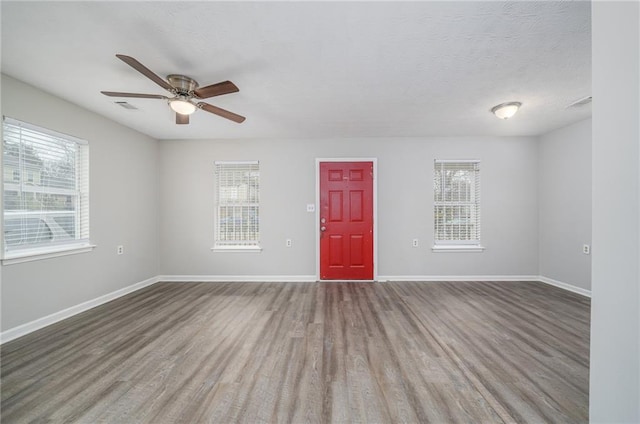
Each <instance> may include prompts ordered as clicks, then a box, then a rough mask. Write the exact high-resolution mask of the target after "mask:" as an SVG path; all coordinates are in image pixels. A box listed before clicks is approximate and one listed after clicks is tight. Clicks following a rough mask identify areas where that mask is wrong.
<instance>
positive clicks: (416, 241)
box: [411, 239, 418, 247]
mask: <svg viewBox="0 0 640 424" xmlns="http://www.w3.org/2000/svg"><path fill="white" fill-rule="evenodd" d="M411 246H413V247H418V239H413V242H412V243H411Z"/></svg>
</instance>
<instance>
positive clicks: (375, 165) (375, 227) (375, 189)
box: [313, 157, 378, 281]
mask: <svg viewBox="0 0 640 424" xmlns="http://www.w3.org/2000/svg"><path fill="white" fill-rule="evenodd" d="M321 162H372V163H373V181H372V184H373V280H349V281H377V280H378V158H362V157H355V158H316V220H315V222H314V224H313V228H314V231H315V233H316V281H335V280H320V163H321Z"/></svg>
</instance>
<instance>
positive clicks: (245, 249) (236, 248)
mask: <svg viewBox="0 0 640 424" xmlns="http://www.w3.org/2000/svg"><path fill="white" fill-rule="evenodd" d="M211 250H212V251H213V252H216V253H219V252H231V253H247V252H258V253H259V252H262V247H260V246H214V247H212V248H211Z"/></svg>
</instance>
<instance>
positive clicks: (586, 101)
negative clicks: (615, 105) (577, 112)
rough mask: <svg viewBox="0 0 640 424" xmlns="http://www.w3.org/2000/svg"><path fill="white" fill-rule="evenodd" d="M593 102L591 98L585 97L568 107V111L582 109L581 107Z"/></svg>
mask: <svg viewBox="0 0 640 424" xmlns="http://www.w3.org/2000/svg"><path fill="white" fill-rule="evenodd" d="M591 100H592V99H591V96H587V97H583V98H581V99H578V100H576V101H575V102H573V103H571V104H570V105H569V106H567V109H569V108H572V107H580V106H584V105H588V104H589V103H591Z"/></svg>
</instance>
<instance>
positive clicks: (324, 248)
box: [319, 162, 373, 280]
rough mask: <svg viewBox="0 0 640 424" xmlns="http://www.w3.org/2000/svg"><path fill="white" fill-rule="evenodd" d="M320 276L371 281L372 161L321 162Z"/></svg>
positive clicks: (328, 278)
mask: <svg viewBox="0 0 640 424" xmlns="http://www.w3.org/2000/svg"><path fill="white" fill-rule="evenodd" d="M319 227H320V279H321V280H373V162H320V225H319Z"/></svg>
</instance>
